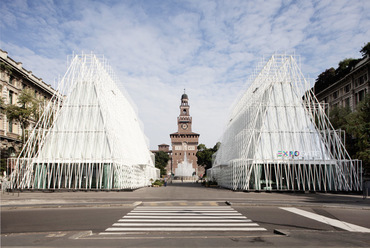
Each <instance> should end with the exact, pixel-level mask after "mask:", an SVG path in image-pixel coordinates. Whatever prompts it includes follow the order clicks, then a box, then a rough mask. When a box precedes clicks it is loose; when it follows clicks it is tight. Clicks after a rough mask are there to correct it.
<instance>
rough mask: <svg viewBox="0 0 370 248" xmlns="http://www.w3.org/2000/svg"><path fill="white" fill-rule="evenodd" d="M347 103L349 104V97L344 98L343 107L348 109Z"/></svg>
mask: <svg viewBox="0 0 370 248" xmlns="http://www.w3.org/2000/svg"><path fill="white" fill-rule="evenodd" d="M349 103H350V101H349V97H348V98H346V99H345V100H344V106H345V107H350V106H349Z"/></svg>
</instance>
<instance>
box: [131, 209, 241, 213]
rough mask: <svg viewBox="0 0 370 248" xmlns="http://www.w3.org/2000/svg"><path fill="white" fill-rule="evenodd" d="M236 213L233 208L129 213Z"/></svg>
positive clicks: (133, 211) (137, 211)
mask: <svg viewBox="0 0 370 248" xmlns="http://www.w3.org/2000/svg"><path fill="white" fill-rule="evenodd" d="M198 212H201V213H237V212H238V211H235V210H209V211H207V210H167V211H160V210H154V211H151V210H132V211H131V213H198Z"/></svg>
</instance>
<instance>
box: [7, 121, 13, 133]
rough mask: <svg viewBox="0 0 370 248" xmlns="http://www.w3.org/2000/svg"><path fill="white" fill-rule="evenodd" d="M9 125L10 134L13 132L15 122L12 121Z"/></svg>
mask: <svg viewBox="0 0 370 248" xmlns="http://www.w3.org/2000/svg"><path fill="white" fill-rule="evenodd" d="M8 125H9V133H12V132H13V121H12V120H10V121H9V123H8Z"/></svg>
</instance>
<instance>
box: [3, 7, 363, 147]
mask: <svg viewBox="0 0 370 248" xmlns="http://www.w3.org/2000/svg"><path fill="white" fill-rule="evenodd" d="M369 11H370V1H369V0H351V1H348V0H331V1H330V0H318V1H310V0H301V1H290V0H265V1H263V0H255V1H252V0H240V1H238V0H227V1H226V0H225V1H216V0H213V1H208V0H194V1H192V0H184V1H180V0H178V1H177V0H172V1H169V0H132V1H129V0H112V1H110V0H106V1H103V0H100V1H97V0H95V1H94V0H78V1H77V0H76V1H75V0H55V1H51V0H29V1H26V0H1V1H0V49H1V50H3V51H7V52H8V56H9V57H11V58H13V59H14V60H15V61H17V62H22V63H23V67H24V68H25V69H27V70H31V71H32V72H33V74H34V75H35V76H37V77H39V78H42V79H43V81H44V82H45V83H47V84H51V85H52V86H53V87H54V88H56V87H57V79H58V77H61V76H63V75H64V74H65V72H66V70H67V66H68V65H67V56H69V55H71V54H73V53H75V54H76V53H77V54H80V53H82V52H85V53H90V52H93V53H96V54H102V55H104V56H105V58H106V59H107V60H108V61H109V63H110V65H111V66H112V68H113V70H114V72H115V74H116V75H117V76H118V77H119V79H120V85H119V87H120V88H121V89H125V90H126V91H127V92H128V94H129V95H130V97H131V99H132V100H133V102H134V103H135V105H136V109H137V111H138V115H139V118H140V120H141V122H142V123H143V128H144V133H145V134H146V136H147V137H148V140H149V142H150V145H149V148H150V149H157V145H159V144H162V143H166V144H170V137H169V134H170V133H174V132H176V131H177V116H178V115H179V114H180V111H179V106H180V99H181V95H182V94H183V93H184V89H186V94H187V95H188V96H189V105H190V115H191V116H192V117H193V131H194V132H196V133H199V134H200V140H199V141H200V143H203V144H205V145H206V146H207V147H213V146H214V145H215V144H216V142H217V141H219V139H220V138H221V136H222V133H223V130H224V128H225V126H226V121H227V119H228V116H229V114H230V110H231V107H232V105H233V103H234V101H235V100H236V99H237V98H238V96H239V95H240V94H241V93H242V92H244V91H245V90H246V89H247V87H248V79H249V77H250V76H251V75H252V74H253V72H254V70H255V68H256V67H257V64H258V63H259V62H260V61H261V59H262V58H268V57H270V56H271V55H272V54H274V53H287V54H293V53H294V54H295V55H299V56H300V63H301V66H302V72H303V74H304V75H305V76H306V78H307V79H309V80H311V82H312V83H311V84H312V85H313V84H314V81H315V79H316V78H317V76H318V75H319V74H320V73H321V72H323V71H325V69H328V68H330V67H334V68H336V67H337V66H338V62H340V61H341V60H343V59H345V58H360V57H361V54H360V52H359V51H360V50H361V48H362V47H363V46H364V45H365V44H366V43H367V42H370V14H369Z"/></svg>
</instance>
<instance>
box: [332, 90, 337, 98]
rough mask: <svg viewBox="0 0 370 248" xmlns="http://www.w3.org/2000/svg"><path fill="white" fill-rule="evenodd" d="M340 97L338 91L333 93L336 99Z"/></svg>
mask: <svg viewBox="0 0 370 248" xmlns="http://www.w3.org/2000/svg"><path fill="white" fill-rule="evenodd" d="M337 97H338V91H335V92H334V93H333V98H334V99H336V98H337Z"/></svg>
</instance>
